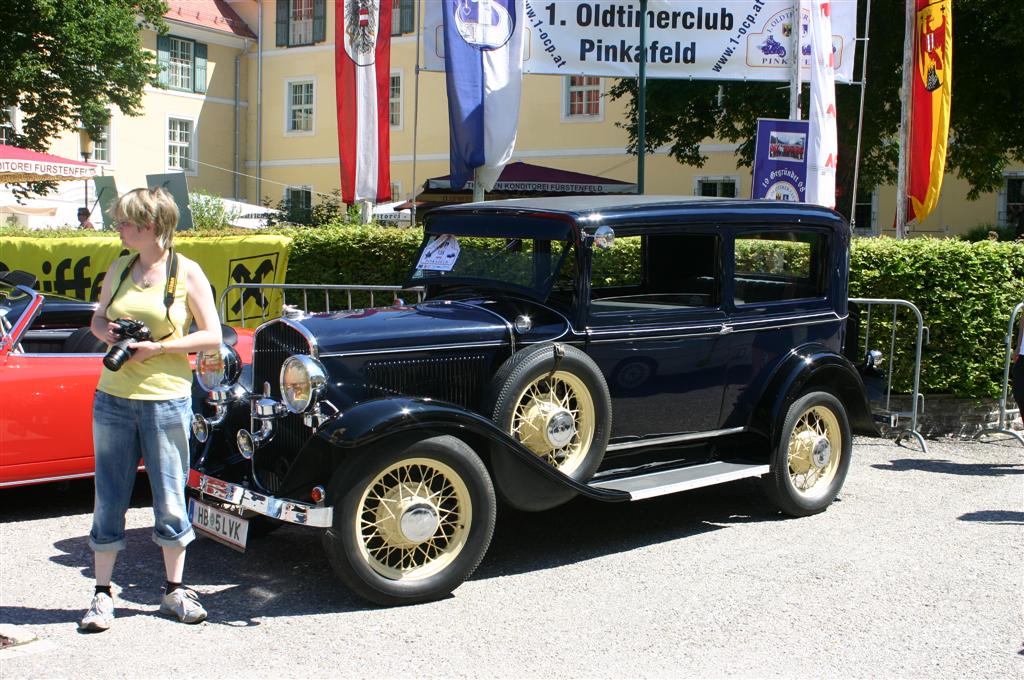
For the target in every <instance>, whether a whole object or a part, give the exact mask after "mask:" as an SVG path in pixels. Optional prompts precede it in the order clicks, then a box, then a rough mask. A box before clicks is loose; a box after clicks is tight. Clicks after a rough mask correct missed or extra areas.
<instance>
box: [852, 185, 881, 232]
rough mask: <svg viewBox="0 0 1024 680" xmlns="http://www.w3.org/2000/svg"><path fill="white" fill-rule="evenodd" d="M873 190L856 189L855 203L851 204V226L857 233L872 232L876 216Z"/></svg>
mask: <svg viewBox="0 0 1024 680" xmlns="http://www.w3.org/2000/svg"><path fill="white" fill-rule="evenodd" d="M877 198H878V197H877V196H876V194H875V192H874V190H871V191H865V190H863V189H860V190H858V191H857V203H856V204H855V205H854V206H853V228H854V229H856V230H857V233H858V234H873V233H874V232H875V222H876V220H877V217H878V202H877Z"/></svg>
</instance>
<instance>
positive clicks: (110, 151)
mask: <svg viewBox="0 0 1024 680" xmlns="http://www.w3.org/2000/svg"><path fill="white" fill-rule="evenodd" d="M106 128H107V130H106V132H107V134H106V135H105V138H104V140H103V142H102V143H103V144H106V147H107V159H106V160H102V161H101V160H99V159H98V158H96V149H99V148H100V144H101V142H100V141H99V140H93V144H94V147H93V153H92V158H90V159H89V160H90V162H93V163H98V164H100V165H103V166H106V167H108V168H112V167H114V116H113V114H111V115H110V117H109V118H108V119H107V125H106Z"/></svg>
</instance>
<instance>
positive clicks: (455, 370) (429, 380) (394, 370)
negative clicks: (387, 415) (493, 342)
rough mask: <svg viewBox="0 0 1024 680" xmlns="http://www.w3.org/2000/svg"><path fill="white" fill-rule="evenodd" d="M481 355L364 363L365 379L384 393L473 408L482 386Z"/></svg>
mask: <svg viewBox="0 0 1024 680" xmlns="http://www.w3.org/2000/svg"><path fill="white" fill-rule="evenodd" d="M486 368H487V357H486V355H483V354H474V355H460V356H450V357H438V358H429V359H393V360H386V361H371V362H368V363H367V364H366V369H365V370H366V381H367V383H369V384H370V385H372V386H374V387H377V388H380V389H382V390H385V391H387V392H392V393H397V394H403V395H406V396H410V397H431V398H432V399H443V400H444V401H450V402H452V403H453V404H458V405H459V406H463V407H465V408H475V407H476V406H477V402H478V401H479V398H480V391H481V390H482V388H483V379H484V376H485V374H486Z"/></svg>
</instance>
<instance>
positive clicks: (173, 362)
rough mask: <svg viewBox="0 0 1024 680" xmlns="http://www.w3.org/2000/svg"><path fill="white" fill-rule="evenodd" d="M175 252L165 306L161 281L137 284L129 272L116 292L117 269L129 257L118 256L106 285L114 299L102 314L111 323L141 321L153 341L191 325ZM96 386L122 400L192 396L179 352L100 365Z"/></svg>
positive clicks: (188, 372)
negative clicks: (112, 366)
mask: <svg viewBox="0 0 1024 680" xmlns="http://www.w3.org/2000/svg"><path fill="white" fill-rule="evenodd" d="M175 255H176V256H177V257H178V258H179V260H178V280H177V282H176V285H175V289H174V302H173V303H171V307H170V310H167V309H166V308H165V307H164V285H153V286H150V287H149V288H143V287H142V286H140V285H138V284H137V283H135V282H134V281H133V280H132V276H131V273H129V274H128V276H127V277H126V278H125V279H124V282H123V283H122V284H121V286H120V290H116V289H117V288H118V286H117V282H118V281H120V280H121V274H122V272H124V269H125V267H128V266H130V265H131V263H132V261H133V260H134V255H125V256H122V257H120V258H118V260H117V266H116V267H115V268H114V271H113V276H114V278H113V280H111V282H110V283H111V285H112V286H113V287H114V288H115V292H114V299H113V300H111V302H110V306H109V307H107V313H106V317H107V318H108V319H110V320H111V321H113V320H114V319H135V320H137V321H141V322H143V323H144V324H146V326H148V327H149V331H150V334H151V335H152V336H153V340H154V341H162V340H171V339H174V338H180V337H183V336H184V329H186V328H188V327H189V326H190V325H191V323H192V315H191V313H190V312H189V309H188V296H187V292H186V291H187V286H186V285H185V278H186V277H185V274H184V271H183V270H184V266H183V264H184V261H185V259H184V258H183V257H181V256H180V255H177V254H175ZM168 311H170V314H169V316H170V321H168V313H167V312H168ZM164 336H167V337H166V338H165V337H164ZM96 389H97V390H99V391H100V392H106V393H107V394H110V395H113V396H115V397H121V398H123V399H143V400H149V401H157V400H165V399H178V398H180V397H187V396H189V395H190V394H192V370H191V369H190V368H189V363H188V356H187V355H185V354H170V353H167V354H158V355H155V356H152V357H150V358H149V359H146V360H145V361H142V362H138V361H126V362H125V363H124V364H123V365H122V366H121V368H120V370H118V371H111V370H110V369H108V368H107V367H106V366H104V367H103V373H102V374H101V375H100V382H99V385H97V387H96Z"/></svg>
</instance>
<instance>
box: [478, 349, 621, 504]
mask: <svg viewBox="0 0 1024 680" xmlns="http://www.w3.org/2000/svg"><path fill="white" fill-rule="evenodd" d="M485 404H486V407H485V408H487V409H488V411H487V412H489V413H490V415H491V418H492V419H493V420H494V422H495V423H497V425H498V426H499V427H500V428H501V429H503V430H504V431H505V432H508V433H509V435H511V436H512V437H513V438H514V439H517V440H518V441H520V442H521V443H522V444H523V446H525V447H526V448H528V449H529V450H530V451H532V452H533V453H534V454H535V455H536V456H538V457H539V458H541V459H543V460H544V461H546V462H547V463H548V464H549V465H551V466H552V467H553V468H555V469H556V470H558V471H559V472H561V473H562V474H565V475H568V476H569V477H572V478H573V479H574V480H576V481H578V482H586V481H588V480H589V479H590V478H591V477H592V476H593V474H594V472H595V471H597V468H598V466H600V465H601V461H602V459H603V458H604V452H605V448H606V447H607V445H608V435H609V433H610V431H611V416H612V406H611V397H610V396H609V393H608V385H607V383H606V382H605V379H604V376H602V375H601V372H600V370H599V369H598V368H597V365H596V364H595V363H594V362H593V360H591V359H590V357H588V356H587V355H586V354H584V353H583V352H581V351H580V350H578V349H576V348H575V347H572V346H569V345H562V344H543V345H536V346H533V347H528V348H526V349H523V350H521V351H519V352H516V353H515V354H513V355H512V356H511V357H509V358H508V359H507V360H506V361H505V363H504V364H502V366H501V368H500V369H498V372H497V373H495V375H494V378H493V379H492V380H491V387H490V391H489V394H488V399H487V400H486V402H485ZM504 458H505V457H503V456H496V457H495V460H494V471H495V477H496V480H495V481H496V482H497V484H498V487H499V490H500V491H501V492H502V496H503V497H504V498H506V499H510V498H515V497H516V496H517V495H519V494H518V493H517V492H518V491H519V490H521V488H522V487H523V486H524V485H528V484H535V483H536V476H537V475H536V473H534V472H533V471H531V470H528V469H527V468H526V467H525V466H523V465H521V464H518V463H516V464H509V463H510V462H511V461H505V460H504ZM555 488H557V487H555ZM547 495H549V496H551V497H550V498H549V499H547V500H545V501H543V502H539V503H538V502H531V503H529V504H526V505H528V506H529V507H523V506H524V503H515V502H513V505H517V506H519V507H521V508H522V509H529V510H539V509H545V508H546V507H554V506H555V505H558V504H559V503H563V502H565V501H566V500H568V499H569V498H571V497H572V495H573V494H572V492H570V491H568V489H565V490H564V491H562V490H561V489H559V491H558V492H557V493H551V494H547Z"/></svg>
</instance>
